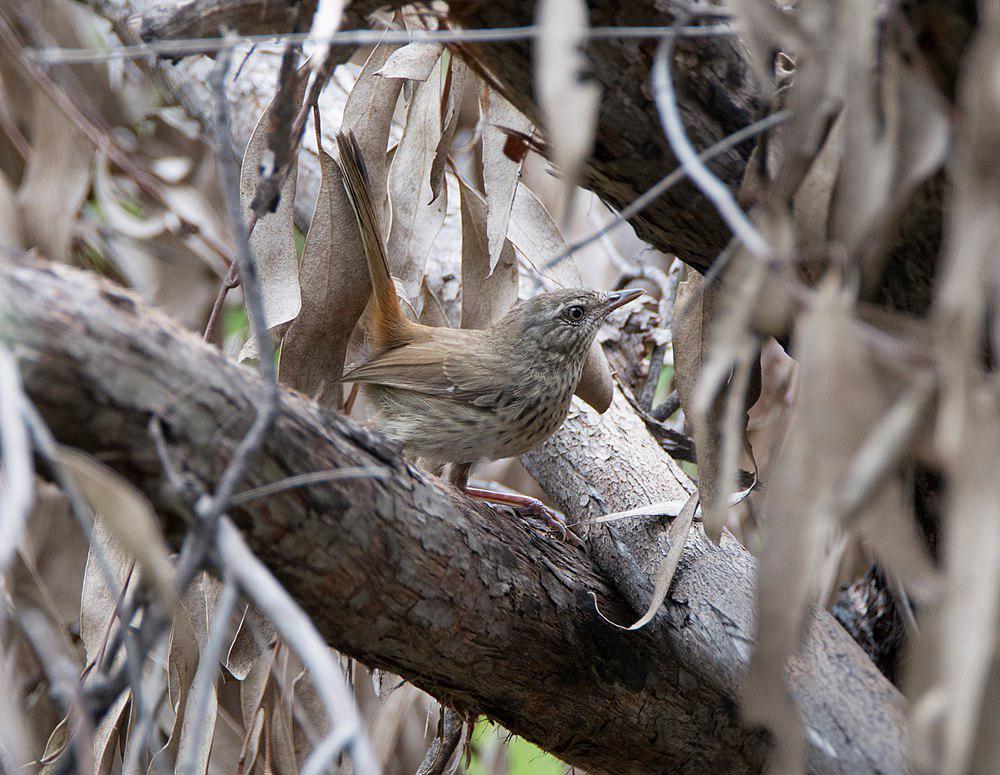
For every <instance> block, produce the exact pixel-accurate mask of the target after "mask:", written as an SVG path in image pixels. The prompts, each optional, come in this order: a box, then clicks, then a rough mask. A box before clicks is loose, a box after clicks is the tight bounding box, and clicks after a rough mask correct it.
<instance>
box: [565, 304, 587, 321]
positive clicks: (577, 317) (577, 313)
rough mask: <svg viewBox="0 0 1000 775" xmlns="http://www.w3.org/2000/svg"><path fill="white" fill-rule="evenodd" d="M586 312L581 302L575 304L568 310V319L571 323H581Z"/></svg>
mask: <svg viewBox="0 0 1000 775" xmlns="http://www.w3.org/2000/svg"><path fill="white" fill-rule="evenodd" d="M584 314H585V313H584V311H583V307H581V306H580V305H579V304H574V305H573V306H572V307H569V308H568V309H567V310H566V319H567V320H569V321H570V322H571V323H579V322H580V321H581V320H583V316H584Z"/></svg>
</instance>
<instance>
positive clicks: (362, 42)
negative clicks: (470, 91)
mask: <svg viewBox="0 0 1000 775" xmlns="http://www.w3.org/2000/svg"><path fill="white" fill-rule="evenodd" d="M735 34H736V31H735V30H734V29H733V28H732V27H731V26H730V25H728V24H714V25H706V26H704V27H660V26H651V27H638V26H636V27H591V28H590V29H589V30H588V32H587V37H588V38H589V39H590V40H636V39H639V40H642V39H649V38H674V37H685V38H710V37H711V38H719V37H728V36H731V35H735ZM536 37H538V28H537V27H535V26H534V25H531V26H525V27H508V28H506V29H474V30H461V29H443V30H338V31H337V32H335V33H333V34H332V35H328V36H325V37H324V38H323V42H325V43H329V44H330V45H331V46H351V47H356V46H372V45H376V44H378V43H385V44H393V45H405V44H407V43H444V44H458V43H509V42H514V41H522V40H533V39H534V38H536ZM307 40H309V33H308V32H291V33H286V34H284V35H239V36H231V37H226V38H190V39H178V40H157V41H152V42H150V43H144V44H142V45H135V46H116V47H111V48H62V47H58V46H47V47H45V48H37V49H30V50H29V52H28V53H29V54H30V56H32V57H33V58H34V60H35V61H36V62H38V63H39V64H42V65H68V64H84V63H88V62H103V61H105V60H109V59H141V58H143V57H148V56H168V57H173V58H177V57H183V56H191V55H193V54H211V53H213V52H217V51H227V50H231V49H233V48H235V47H236V46H240V45H244V44H251V45H255V46H261V47H264V46H268V45H271V46H283V45H286V44H288V43H304V42H306V41H307Z"/></svg>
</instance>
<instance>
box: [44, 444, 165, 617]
mask: <svg viewBox="0 0 1000 775" xmlns="http://www.w3.org/2000/svg"><path fill="white" fill-rule="evenodd" d="M59 462H60V463H61V464H62V465H64V466H65V467H66V468H67V469H68V470H69V471H70V473H71V475H72V476H73V479H74V480H75V482H76V486H77V487H78V488H79V490H80V492H81V494H82V495H83V497H84V498H85V499H86V500H87V504H88V505H89V506H90V507H91V508H92V509H93V510H94V514H95V515H96V516H97V518H98V519H99V520H101V521H103V522H104V523H105V524H106V525H107V527H108V530H109V531H110V532H111V534H112V535H113V536H114V537H115V540H117V541H119V542H121V544H122V546H123V547H124V549H125V551H126V552H128V553H129V554H130V555H131V556H132V557H134V558H135V560H136V562H137V563H138V564H139V567H140V568H141V569H142V572H143V576H144V578H146V579H147V580H148V581H150V582H152V584H153V586H154V587H155V588H156V590H157V591H158V592H159V594H160V598H161V599H162V600H163V602H164V603H165V604H166V606H167V607H168V608H171V607H173V605H174V604H175V603H176V602H177V590H176V587H175V586H174V568H173V565H172V564H171V563H170V551H169V550H168V549H167V544H166V541H165V540H164V539H163V534H162V533H161V532H160V522H159V520H158V519H157V517H156V514H155V513H154V511H153V507H152V504H150V502H149V500H147V498H146V496H145V495H143V494H142V493H141V492H139V490H138V489H137V488H136V487H135V485H133V484H132V483H131V482H129V481H128V480H127V479H125V478H124V477H123V476H121V475H120V474H118V473H116V472H115V471H112V470H111V469H110V468H108V467H107V466H106V465H104V464H103V463H101V462H99V461H98V460H97V459H96V458H94V457H91V456H90V455H88V454H86V453H84V452H80V451H79V450H75V449H72V448H70V447H61V448H60V450H59Z"/></svg>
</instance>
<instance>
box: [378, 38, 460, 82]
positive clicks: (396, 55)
mask: <svg viewBox="0 0 1000 775" xmlns="http://www.w3.org/2000/svg"><path fill="white" fill-rule="evenodd" d="M442 50H443V49H442V47H441V44H440V43H408V44H406V45H405V46H403V47H402V48H400V49H397V50H396V51H394V52H393V53H392V54H391V55H390V56H389V58H388V59H386V60H385V64H384V65H382V67H381V68H379V70H378V72H377V73H376V75H380V76H382V77H383V78H405V79H407V80H410V81H421V82H423V81H426V80H427V79H428V78H430V75H431V73H432V72H433V71H434V67H435V65H437V63H438V59H440V58H441V51H442Z"/></svg>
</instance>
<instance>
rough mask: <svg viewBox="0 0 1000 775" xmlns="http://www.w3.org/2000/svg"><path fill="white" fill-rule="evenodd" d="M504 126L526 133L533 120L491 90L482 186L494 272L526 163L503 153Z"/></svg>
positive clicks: (485, 134) (505, 237)
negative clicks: (484, 193)
mask: <svg viewBox="0 0 1000 775" xmlns="http://www.w3.org/2000/svg"><path fill="white" fill-rule="evenodd" d="M501 128H503V129H511V130H514V131H515V132H525V133H526V132H529V131H530V130H531V122H530V121H528V119H527V118H525V117H524V115H523V114H522V113H521V112H520V111H519V110H517V108H515V107H514V106H513V105H511V104H510V103H509V102H507V100H505V99H504V98H503V97H502V96H501V95H500V94H498V93H497V92H495V91H490V92H489V106H488V107H487V109H486V127H485V128H484V129H483V187H484V188H485V190H486V233H487V235H488V242H489V252H490V273H491V274H492V272H493V270H494V269H495V268H496V265H497V262H499V261H500V253H501V251H502V250H503V247H504V245H505V242H506V239H507V223H508V221H510V211H511V208H512V207H513V206H514V193H515V191H517V182H518V180H520V178H521V166H522V163H523V159H522V160H521V161H513V160H512V159H511V158H510V157H509V156H507V154H506V153H504V147H505V146H506V144H507V134H506V133H505V132H503V131H501Z"/></svg>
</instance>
